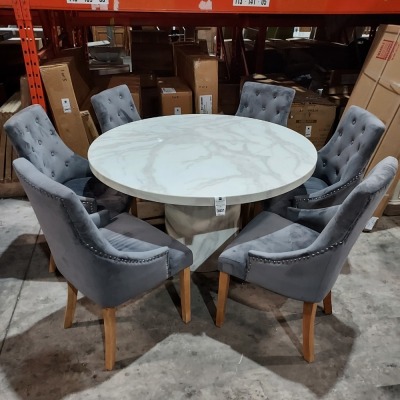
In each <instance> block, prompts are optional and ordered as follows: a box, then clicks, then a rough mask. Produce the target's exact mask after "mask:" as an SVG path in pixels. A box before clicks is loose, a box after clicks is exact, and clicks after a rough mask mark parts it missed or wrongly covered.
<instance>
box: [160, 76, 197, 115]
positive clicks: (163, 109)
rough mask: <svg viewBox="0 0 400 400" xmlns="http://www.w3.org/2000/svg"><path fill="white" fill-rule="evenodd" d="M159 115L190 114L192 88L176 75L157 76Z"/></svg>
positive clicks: (191, 110)
mask: <svg viewBox="0 0 400 400" xmlns="http://www.w3.org/2000/svg"><path fill="white" fill-rule="evenodd" d="M157 86H158V89H159V96H160V114H161V115H180V114H192V112H193V104H192V90H191V89H190V87H189V86H188V85H186V84H185V82H183V81H182V79H180V78H179V77H178V76H173V77H165V78H162V77H161V78H158V80H157Z"/></svg>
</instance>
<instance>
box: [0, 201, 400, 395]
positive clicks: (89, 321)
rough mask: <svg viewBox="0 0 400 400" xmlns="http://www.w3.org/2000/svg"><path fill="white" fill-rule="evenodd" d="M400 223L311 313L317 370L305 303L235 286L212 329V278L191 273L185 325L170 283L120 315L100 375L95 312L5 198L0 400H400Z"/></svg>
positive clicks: (370, 238) (386, 229)
mask: <svg viewBox="0 0 400 400" xmlns="http://www.w3.org/2000/svg"><path fill="white" fill-rule="evenodd" d="M399 226H400V217H390V218H389V217H383V218H381V219H380V220H379V222H378V224H377V226H376V227H375V228H374V230H373V231H372V232H370V233H363V234H362V235H361V237H360V238H359V240H358V242H357V244H356V245H355V247H354V248H353V251H352V253H351V255H350V257H349V259H348V263H347V264H346V265H345V267H344V268H343V271H342V273H341V275H340V276H339V279H338V281H337V282H336V285H335V286H334V288H333V291H332V294H333V296H332V300H333V315H330V316H326V315H324V314H323V313H322V312H321V310H318V312H317V318H316V327H315V333H316V335H315V353H316V361H315V362H314V363H313V364H308V363H306V362H305V361H304V360H303V359H302V357H301V340H302V339H301V313H302V304H301V303H300V302H297V301H293V300H287V299H285V298H282V297H280V296H277V295H274V294H272V293H269V292H267V291H265V290H262V289H260V288H257V287H255V286H252V285H242V284H240V283H238V282H237V283H235V282H233V283H232V285H231V291H230V295H229V300H228V305H227V314H226V322H225V325H224V326H223V327H222V328H221V329H219V328H216V327H215V325H214V315H215V301H216V288H217V273H216V272H205V273H200V272H196V273H193V275H192V322H191V323H190V324H188V325H185V324H183V323H182V321H181V319H180V316H179V313H178V310H177V307H176V305H177V304H178V302H179V299H178V297H177V292H176V288H177V287H178V286H177V281H176V280H172V281H168V282H167V283H166V284H165V285H162V286H160V287H159V288H157V289H155V290H153V291H151V292H149V293H147V294H146V295H144V296H142V297H141V298H139V299H136V300H133V301H130V302H129V303H127V304H126V305H124V306H121V307H120V308H119V310H118V311H117V347H118V351H117V365H116V369H115V370H114V371H112V372H106V371H105V370H104V367H103V365H104V364H103V361H104V359H103V330H102V321H101V311H100V309H99V307H97V306H96V305H94V304H93V303H92V302H91V301H89V300H87V299H86V298H82V297H80V299H79V302H78V306H77V312H76V318H75V323H74V325H73V326H72V328H70V329H63V328H62V323H63V312H64V305H65V301H66V284H65V281H64V279H63V278H62V277H61V276H59V275H58V274H50V273H49V272H48V258H49V251H48V248H47V245H46V242H45V240H44V237H43V235H42V234H41V232H40V228H39V225H38V222H37V220H36V218H35V215H34V213H33V211H32V209H31V207H30V205H29V202H28V201H26V200H23V199H3V200H1V199H0V399H1V400H13V399H24V400H25V399H46V400H47V399H51V400H53V399H54V400H59V399H71V400H72V399H140V400H142V399H143V400H147V399H162V400H165V399H166V400H169V399H207V400H209V399H230V400H234V399H235V400H239V399H246V400H247V399H254V400H259V399H301V400H306V399H332V400H333V399H334V400H341V399H343V400H345V399H346V400H349V399H374V400H376V399H399V398H400V304H399V296H400V267H399V260H400V246H399V240H400V227H399Z"/></svg>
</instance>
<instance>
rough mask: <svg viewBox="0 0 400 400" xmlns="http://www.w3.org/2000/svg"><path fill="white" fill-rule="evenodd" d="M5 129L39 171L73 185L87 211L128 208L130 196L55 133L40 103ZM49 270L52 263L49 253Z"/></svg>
mask: <svg viewBox="0 0 400 400" xmlns="http://www.w3.org/2000/svg"><path fill="white" fill-rule="evenodd" d="M4 130H5V131H6V133H7V135H8V137H9V138H10V140H11V142H12V144H13V146H14V147H15V149H16V150H17V153H18V155H19V156H20V157H24V158H26V159H27V160H29V161H30V162H31V163H32V164H33V165H34V166H35V167H36V168H37V169H38V170H39V171H41V172H42V173H43V174H45V175H46V176H48V177H49V178H51V179H53V180H54V181H56V182H59V183H62V184H63V185H65V186H67V187H68V188H70V189H72V190H73V191H74V192H75V193H76V194H77V195H78V197H79V199H80V201H81V202H82V204H83V205H84V206H85V208H86V210H87V211H88V212H89V213H94V212H97V211H100V210H103V209H108V210H109V211H110V212H111V214H112V215H116V214H119V213H121V212H123V211H127V210H128V209H129V206H130V204H131V202H132V198H131V197H130V196H128V195H126V194H124V193H121V192H118V191H117V190H114V189H112V188H110V187H108V186H107V185H105V184H104V183H102V182H100V181H99V180H98V179H97V178H96V177H95V176H94V175H93V174H92V172H91V170H90V167H89V162H88V160H86V159H85V158H83V157H81V156H79V155H78V154H76V153H74V152H73V151H72V150H71V149H70V148H69V147H68V146H67V145H66V144H65V143H64V142H63V141H62V140H61V138H60V137H59V136H58V134H57V132H56V129H55V128H54V125H53V124H52V122H51V121H50V119H49V117H48V116H47V114H46V112H45V111H44V109H43V108H42V107H41V106H40V105H37V104H35V105H31V106H29V107H26V108H24V109H23V110H21V111H19V112H18V113H17V114H15V115H14V116H12V117H11V118H10V119H9V120H8V121H7V122H6V123H5V124H4ZM49 270H50V271H54V270H55V265H54V262H53V259H52V258H51V257H50V265H49Z"/></svg>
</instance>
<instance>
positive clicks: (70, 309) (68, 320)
mask: <svg viewBox="0 0 400 400" xmlns="http://www.w3.org/2000/svg"><path fill="white" fill-rule="evenodd" d="M77 295H78V290H77V289H76V288H75V287H74V286H73V285H72V284H71V283H70V282H68V294H67V306H66V308H65V314H64V328H65V329H66V328H71V326H72V321H73V320H74V315H75V307H76V298H77Z"/></svg>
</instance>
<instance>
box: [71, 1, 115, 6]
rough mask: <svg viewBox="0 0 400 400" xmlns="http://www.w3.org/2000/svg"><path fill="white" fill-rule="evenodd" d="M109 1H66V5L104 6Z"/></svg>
mask: <svg viewBox="0 0 400 400" xmlns="http://www.w3.org/2000/svg"><path fill="white" fill-rule="evenodd" d="M108 1H109V0H67V4H93V5H104V4H108Z"/></svg>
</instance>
